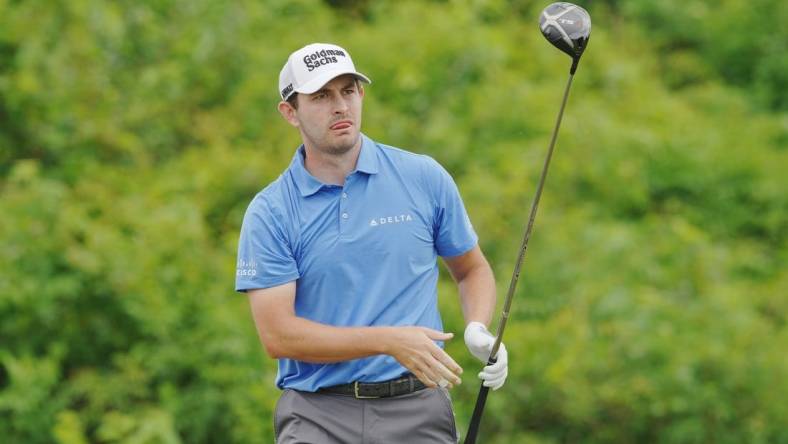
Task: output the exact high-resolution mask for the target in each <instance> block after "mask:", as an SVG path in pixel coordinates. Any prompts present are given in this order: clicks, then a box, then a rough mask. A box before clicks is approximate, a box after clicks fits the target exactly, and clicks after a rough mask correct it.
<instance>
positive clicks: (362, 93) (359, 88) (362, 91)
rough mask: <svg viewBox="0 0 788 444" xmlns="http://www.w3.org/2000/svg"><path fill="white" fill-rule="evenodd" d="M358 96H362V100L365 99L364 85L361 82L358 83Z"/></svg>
mask: <svg viewBox="0 0 788 444" xmlns="http://www.w3.org/2000/svg"><path fill="white" fill-rule="evenodd" d="M358 95H359V96H361V98H362V99H363V98H364V85H362V84H361V82H358Z"/></svg>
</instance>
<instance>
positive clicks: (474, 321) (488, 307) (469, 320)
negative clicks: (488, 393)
mask: <svg viewBox="0 0 788 444" xmlns="http://www.w3.org/2000/svg"><path fill="white" fill-rule="evenodd" d="M444 261H445V262H446V265H447V266H448V267H449V271H450V272H451V275H452V277H453V278H454V280H455V281H457V285H458V287H459V289H460V300H461V302H462V312H463V315H464V316H465V324H466V326H465V335H464V336H465V345H467V346H468V350H469V351H470V352H471V354H473V355H474V356H476V357H477V358H478V359H479V360H480V361H482V362H484V363H486V362H487V358H488V357H489V356H490V353H492V347H493V343H494V342H495V336H493V334H492V333H490V332H489V331H488V330H487V326H488V325H489V324H490V319H491V317H492V313H493V310H495V277H494V276H493V272H492V269H491V268H490V264H488V263H487V259H485V258H484V254H482V251H481V249H480V248H479V246H478V245H477V246H476V247H474V248H473V249H472V250H471V251H469V252H467V253H465V254H462V255H460V256H455V257H451V258H444ZM495 357H496V362H495V363H494V364H491V365H487V366H485V367H484V368H483V369H482V371H481V373H479V378H481V379H482V380H483V381H484V382H483V383H482V384H483V385H484V386H485V387H490V388H492V389H493V390H498V389H499V388H501V386H503V383H504V382H505V381H506V376H507V375H508V374H509V357H508V353H507V351H506V346H505V345H504V344H503V342H501V346H500V348H499V349H498V353H497V354H496V355H495Z"/></svg>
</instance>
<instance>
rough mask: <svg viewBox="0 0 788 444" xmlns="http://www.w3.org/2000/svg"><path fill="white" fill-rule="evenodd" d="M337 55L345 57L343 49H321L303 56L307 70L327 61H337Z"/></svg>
mask: <svg viewBox="0 0 788 444" xmlns="http://www.w3.org/2000/svg"><path fill="white" fill-rule="evenodd" d="M337 57H347V56H346V55H345V53H344V52H343V51H340V50H337V49H321V50H320V51H315V52H313V53H312V54H307V55H305V56H304V64H305V65H306V69H307V70H308V71H309V72H312V71H314V69H315V68H320V67H321V66H323V65H328V64H329V63H339V60H337Z"/></svg>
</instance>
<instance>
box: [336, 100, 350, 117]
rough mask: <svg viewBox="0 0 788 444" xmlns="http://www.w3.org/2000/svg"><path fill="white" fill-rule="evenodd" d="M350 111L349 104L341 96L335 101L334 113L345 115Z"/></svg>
mask: <svg viewBox="0 0 788 444" xmlns="http://www.w3.org/2000/svg"><path fill="white" fill-rule="evenodd" d="M347 110H348V105H347V102H346V101H345V100H344V99H343V98H342V97H341V96H340V97H337V98H335V99H334V113H335V114H344V113H345V112H347Z"/></svg>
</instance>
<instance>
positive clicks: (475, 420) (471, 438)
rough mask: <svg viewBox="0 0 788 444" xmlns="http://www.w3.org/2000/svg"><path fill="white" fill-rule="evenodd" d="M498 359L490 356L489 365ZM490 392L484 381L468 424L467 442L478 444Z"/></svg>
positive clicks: (466, 443) (468, 443)
mask: <svg viewBox="0 0 788 444" xmlns="http://www.w3.org/2000/svg"><path fill="white" fill-rule="evenodd" d="M496 361H497V359H495V358H490V359H489V360H488V361H487V365H493V364H495V362H496ZM489 393H490V387H485V386H484V383H482V385H481V386H480V387H479V395H478V396H477V397H476V406H475V407H474V408H473V415H472V416H471V423H470V425H468V433H467V434H466V435H465V444H476V436H477V435H478V434H479V425H480V424H481V422H482V413H484V405H485V404H486V403H487V395H488V394H489Z"/></svg>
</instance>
